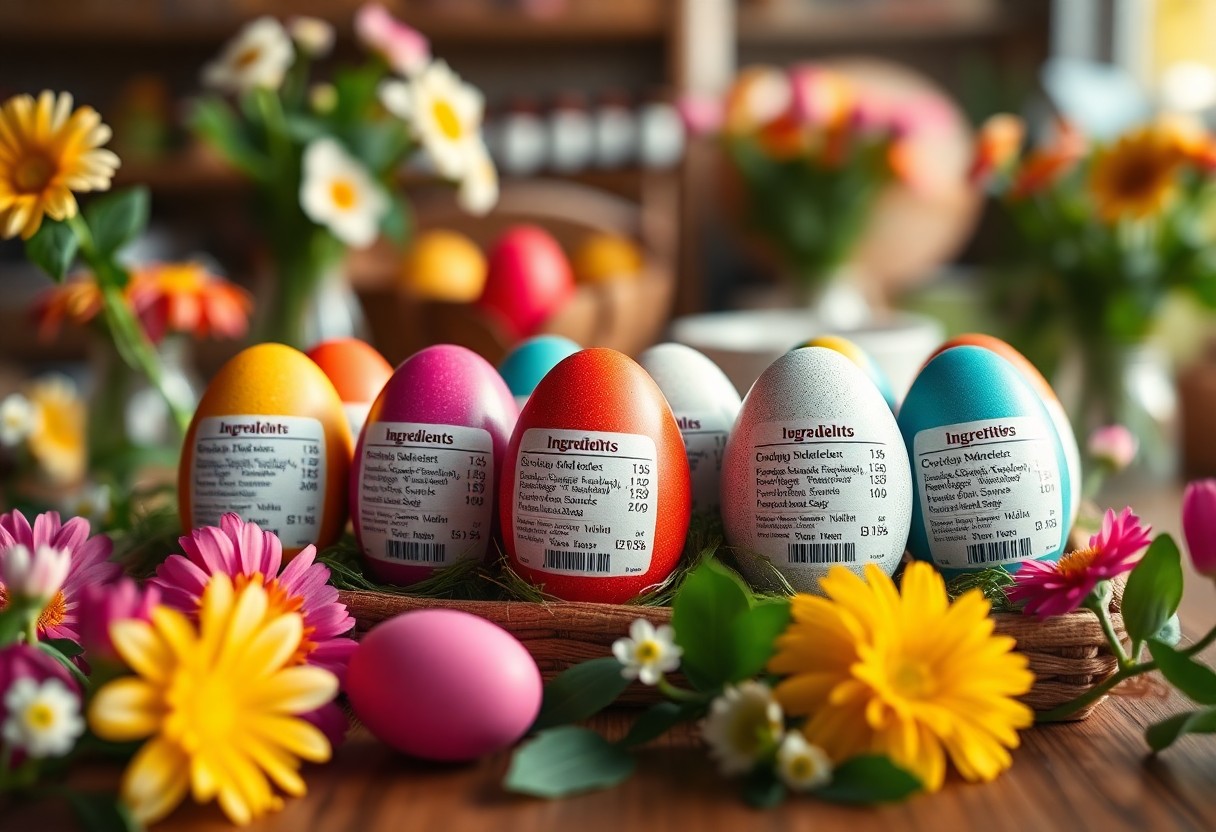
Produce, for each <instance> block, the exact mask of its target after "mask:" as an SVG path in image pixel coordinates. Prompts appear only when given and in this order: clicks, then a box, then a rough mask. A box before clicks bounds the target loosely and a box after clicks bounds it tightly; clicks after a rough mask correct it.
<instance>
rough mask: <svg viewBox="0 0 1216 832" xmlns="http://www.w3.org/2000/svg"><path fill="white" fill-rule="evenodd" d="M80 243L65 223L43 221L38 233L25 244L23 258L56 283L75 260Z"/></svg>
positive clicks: (49, 220)
mask: <svg viewBox="0 0 1216 832" xmlns="http://www.w3.org/2000/svg"><path fill="white" fill-rule="evenodd" d="M79 248H80V241H79V240H78V239H76V233H75V232H74V231H72V229H71V228H70V227H69V226H68V224H67V223H66V222H58V221H56V220H51V219H45V220H43V221H42V226H41V227H40V228H39V229H38V232H37V233H36V234H34V236H33V237H30V238H29V240H27V241H26V243H25V256H26V257H27V258H29V261H30V262H31V263H33V264H34V265H35V266H37V267H38V268H40V269H42V270H43V271H44V272H46V273H47V274H49V275H50V276H51V279H52V280H54V281H55V282H56V283H58V282H60V281H62V280H63V277H64V275H66V274H67V273H68V269H70V268H72V263H73V262H74V261H75V260H76V251H77V249H79Z"/></svg>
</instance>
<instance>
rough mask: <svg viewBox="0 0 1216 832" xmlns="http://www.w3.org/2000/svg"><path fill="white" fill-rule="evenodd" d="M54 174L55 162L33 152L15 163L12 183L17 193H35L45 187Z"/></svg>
mask: <svg viewBox="0 0 1216 832" xmlns="http://www.w3.org/2000/svg"><path fill="white" fill-rule="evenodd" d="M54 176H55V163H54V162H53V161H51V160H50V159H48V158H47V157H45V156H43V155H41V154H38V153H35V154H32V155H30V156H26V157H25V158H24V159H22V160H21V161H20V162H18V163H17V167H16V170H14V171H13V185H14V186H15V190H16V191H17V192H18V193H22V194H37V193H41V192H42V191H44V190H45V189H46V186H47V185H48V184H50V181H51V179H52V178H54Z"/></svg>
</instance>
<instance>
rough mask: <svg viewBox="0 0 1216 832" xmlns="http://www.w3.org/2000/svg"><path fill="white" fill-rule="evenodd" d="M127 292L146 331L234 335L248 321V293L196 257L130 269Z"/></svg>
mask: <svg viewBox="0 0 1216 832" xmlns="http://www.w3.org/2000/svg"><path fill="white" fill-rule="evenodd" d="M128 293H129V295H130V298H131V304H132V306H133V307H134V308H135V311H136V312H137V313H138V314H139V317H140V320H141V321H142V322H143V325H144V329H145V331H147V333H148V337H149V338H151V339H152V340H153V341H160V339H161V338H163V337H164V336H165V335H166V333H170V332H185V333H190V334H192V335H194V336H196V337H198V338H206V337H208V336H216V337H221V338H240V337H241V336H243V335H244V334H245V331H246V329H247V328H248V326H249V313H250V311H251V310H252V308H253V301H252V299H251V298H250V296H249V293H248V292H246V291H245V290H244V289H241V288H240V287H239V286H234V285H233V284H231V283H229V282H228V281H226V280H224V279H223V278H222V277H217V276H216V275H213V274H210V273H209V272H208V271H207V270H206V269H205V268H204V267H203V266H202V265H200V264H198V263H156V264H153V265H151V266H147V267H145V268H143V269H140V270H139V271H138V272H136V273H135V274H134V275H133V276H132V279H131V283H130V286H129V287H128Z"/></svg>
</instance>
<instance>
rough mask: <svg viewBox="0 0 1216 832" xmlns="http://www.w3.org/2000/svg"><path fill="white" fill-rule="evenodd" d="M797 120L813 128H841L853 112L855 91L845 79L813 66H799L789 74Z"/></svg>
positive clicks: (793, 107)
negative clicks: (838, 126) (840, 125)
mask: <svg viewBox="0 0 1216 832" xmlns="http://www.w3.org/2000/svg"><path fill="white" fill-rule="evenodd" d="M789 76H790V89H791V91H792V101H791V103H790V109H791V111H792V113H793V116H794V118H795V119H796V120H797V121H799V122H801V123H803V124H809V125H812V126H814V127H833V126H836V125H839V124H841V123H842V122H843V121H844V120H845V119H846V118H848V117H849V116H850V114H851V112H852V108H853V104H854V99H855V91H854V90H853V88H852V85H851V84H850V83H849V82H848V81H847V80H846V79H845V78H844V76H842V75H840V74H838V73H836V72H832V71H831V70H825V69H822V68H820V67H814V66H805V65H804V66H796V67H793V68H792V69H791V70H790V73H789Z"/></svg>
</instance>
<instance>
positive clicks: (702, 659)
mask: <svg viewBox="0 0 1216 832" xmlns="http://www.w3.org/2000/svg"><path fill="white" fill-rule="evenodd" d="M750 605H751V593H750V591H749V590H748V589H747V587H746V586H745V585H744V583H743V581H742V580H741V579H740V578H739V576H737V575H735V574H734V573H733V572H731V571H730V570H728V569H727V568H726V567H724V566H722V565H720V564H719V563H717V562H716V561H713V560H707V561H703V562H702V563H701V564H700V565H698V566H697V567H696V568H694V569H693V570H692V571H691V572H689V573H688V576H687V577H686V578H685V579H684V584H683V585H682V586H681V587H680V591H679V592H678V593H676V597H675V601H674V602H673V603H672V614H671V623H672V626H673V627H675V631H676V643H677V644H679V645H680V647H681V648H683V650H684V655H683V657H682V658H681V660H680V669H681V670H683V671H684V675H685V676H687V677H688V680H689V681H690V682H692V684H693V686H694V687H696V688H697V689H699V690H703V691H708V690H713V689H715V688H718V687H720V686H721V685H723V684H725V683H727V682H730V681H733V680H734V679H735V678H736V675H735V656H734V650H733V647H732V645H733V644H734V640H735V636H734V629H735V626H736V625H735V619H736V618H738V617H739V616H742V615H743V614H744V613H746V612H747V611H748V609H749V608H750ZM724 648H726V649H724Z"/></svg>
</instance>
